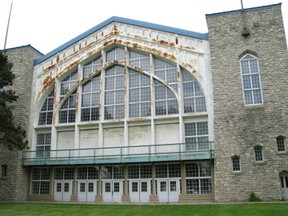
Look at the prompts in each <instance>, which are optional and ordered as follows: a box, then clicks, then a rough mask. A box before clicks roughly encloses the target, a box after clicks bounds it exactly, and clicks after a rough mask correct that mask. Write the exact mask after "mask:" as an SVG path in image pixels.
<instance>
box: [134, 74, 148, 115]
mask: <svg viewBox="0 0 288 216" xmlns="http://www.w3.org/2000/svg"><path fill="white" fill-rule="evenodd" d="M150 92H151V88H150V77H148V76H146V75H144V74H140V73H138V72H136V71H133V70H131V69H130V70H129V117H130V118H135V117H147V116H151V94H150Z"/></svg>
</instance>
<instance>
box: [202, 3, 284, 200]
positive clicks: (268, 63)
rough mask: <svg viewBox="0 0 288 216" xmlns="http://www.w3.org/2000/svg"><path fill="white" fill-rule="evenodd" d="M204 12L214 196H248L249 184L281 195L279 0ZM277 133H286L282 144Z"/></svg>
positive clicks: (263, 193)
mask: <svg viewBox="0 0 288 216" xmlns="http://www.w3.org/2000/svg"><path fill="white" fill-rule="evenodd" d="M206 18H207V23H208V30H209V43H210V52H211V68H212V77H213V78H212V79H213V95H214V114H215V115H214V116H215V119H214V120H215V121H214V135H215V200H216V201H245V200H247V199H248V197H249V194H250V193H251V192H255V193H256V195H258V196H259V197H260V198H261V199H263V200H274V199H281V198H283V194H282V193H281V175H282V174H283V173H287V172H286V171H287V170H288V161H287V156H288V154H287V146H286V147H285V137H286V138H287V137H288V93H287V85H288V76H287V74H288V58H287V45H286V39H285V32H284V26H283V19H282V13H281V4H276V5H269V6H263V7H257V8H250V9H244V10H238V11H231V12H224V13H216V14H209V15H207V16H206ZM240 63H241V64H240ZM277 138H281V139H282V138H283V143H284V145H283V146H282V147H284V149H281V148H282V147H281V145H282V144H281V142H279V143H277ZM277 144H278V145H280V147H279V146H277ZM282 184H283V182H282ZM282 186H283V185H282Z"/></svg>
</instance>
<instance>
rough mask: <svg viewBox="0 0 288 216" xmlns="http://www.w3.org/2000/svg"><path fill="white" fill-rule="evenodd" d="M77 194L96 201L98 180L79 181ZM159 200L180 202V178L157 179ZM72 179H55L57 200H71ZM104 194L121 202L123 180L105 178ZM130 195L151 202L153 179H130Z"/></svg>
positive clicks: (104, 196) (138, 200)
mask: <svg viewBox="0 0 288 216" xmlns="http://www.w3.org/2000/svg"><path fill="white" fill-rule="evenodd" d="M77 184H78V187H77V194H78V201H80V202H95V197H96V194H97V187H98V186H97V181H91V180H81V181H78V183H77ZM157 194H158V198H159V202H178V201H179V194H180V181H179V180H178V179H175V180H173V179H165V180H163V179H161V180H157ZM71 195H72V181H63V180H61V181H54V199H55V201H70V200H71ZM102 195H103V201H104V202H121V200H122V198H121V197H122V195H123V180H103V181H102ZM129 195H130V200H131V202H135V203H139V202H140V203H145V202H149V198H150V195H151V180H130V181H129Z"/></svg>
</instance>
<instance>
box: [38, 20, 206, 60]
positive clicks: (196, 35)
mask: <svg viewBox="0 0 288 216" xmlns="http://www.w3.org/2000/svg"><path fill="white" fill-rule="evenodd" d="M112 22H120V23H125V24H130V25H136V26H140V27H145V28H150V29H155V30H159V31H165V32H170V33H174V34H178V35H183V36H188V37H193V38H198V39H202V40H208V33H198V32H193V31H188V30H184V29H178V28H174V27H169V26H164V25H158V24H153V23H148V22H143V21H138V20H133V19H127V18H122V17H117V16H113V17H111V18H109V19H107V20H105V21H104V22H102V23H100V24H98V25H96V26H95V27H93V28H91V29H89V30H88V31H86V32H83V33H82V34H80V35H79V36H77V37H75V38H73V39H72V40H70V41H68V42H66V43H64V44H63V45H61V46H59V47H58V48H56V49H54V50H52V51H51V52H49V53H47V54H46V55H44V56H42V57H40V58H39V59H36V60H35V61H34V65H37V64H40V63H41V62H43V61H45V60H46V59H48V58H50V57H52V56H53V55H55V54H56V53H58V52H60V51H62V50H64V49H66V48H67V47H69V46H71V45H72V44H74V43H76V42H78V41H80V40H82V39H83V38H85V37H87V36H89V35H91V34H93V33H94V32H96V31H98V30H99V29H101V28H103V27H105V26H107V25H109V24H110V23H112Z"/></svg>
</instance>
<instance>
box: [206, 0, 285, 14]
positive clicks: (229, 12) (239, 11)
mask: <svg viewBox="0 0 288 216" xmlns="http://www.w3.org/2000/svg"><path fill="white" fill-rule="evenodd" d="M281 5H282V3H278V4H272V5H265V6H260V7H253V8H246V9H244V10H242V9H240V10H233V11H225V12H220V13H213V14H206V17H212V16H222V15H226V14H234V13H241V12H243V11H244V12H249V11H257V10H263V9H270V8H276V7H281Z"/></svg>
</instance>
